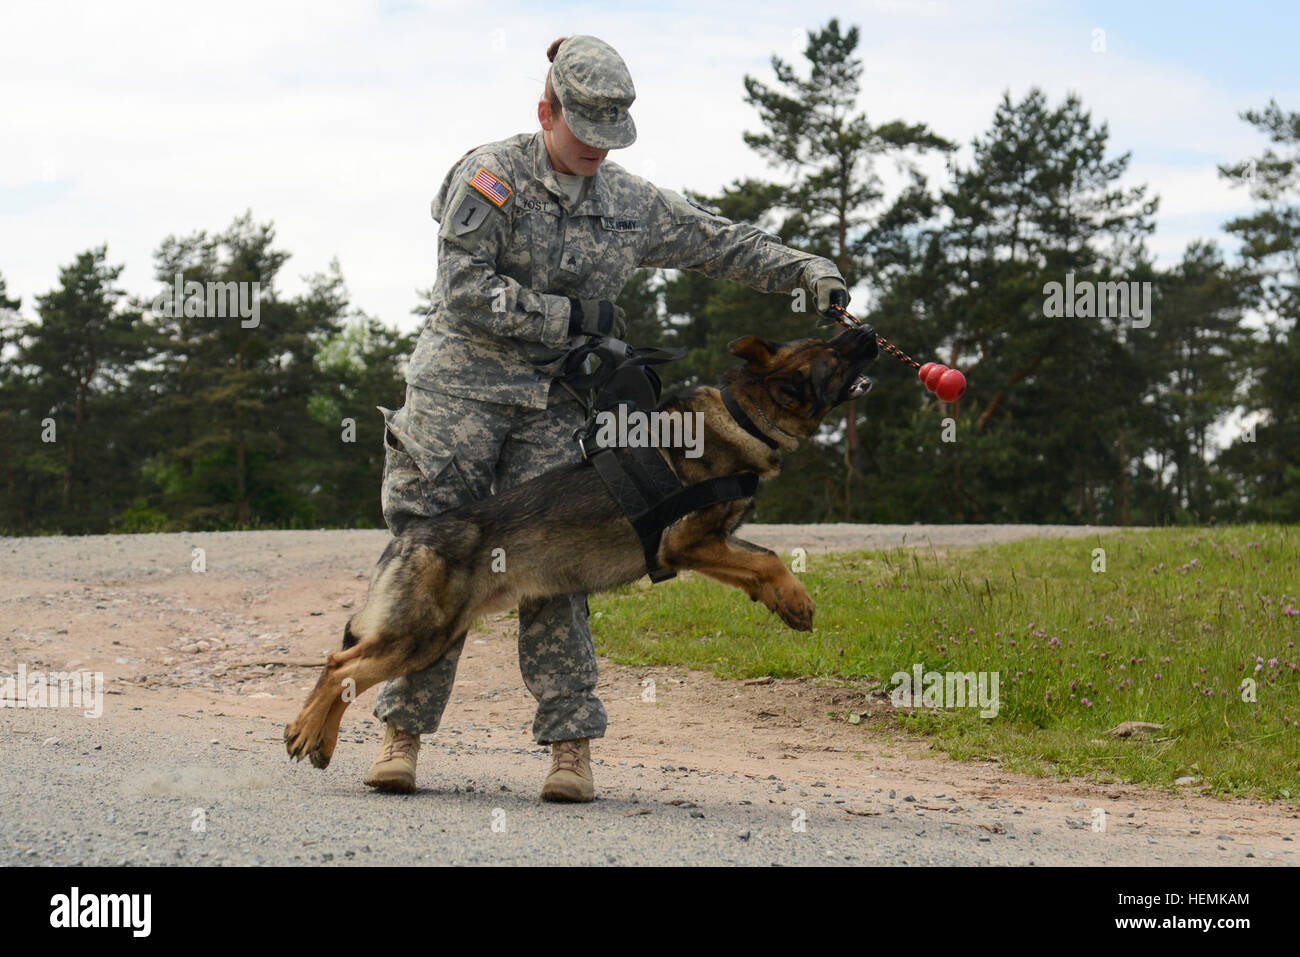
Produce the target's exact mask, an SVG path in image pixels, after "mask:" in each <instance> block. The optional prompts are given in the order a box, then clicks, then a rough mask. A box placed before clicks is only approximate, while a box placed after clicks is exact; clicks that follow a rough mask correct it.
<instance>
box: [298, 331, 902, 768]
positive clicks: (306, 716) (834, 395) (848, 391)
mask: <svg viewBox="0 0 1300 957" xmlns="http://www.w3.org/2000/svg"><path fill="white" fill-rule="evenodd" d="M727 348H728V350H729V351H730V352H731V353H732V354H733V355H735V356H738V357H739V358H741V359H743V360H744V361H745V364H744V365H743V366H737V367H733V368H731V369H728V370H726V372H725V373H724V374H723V383H724V386H725V387H726V389H727V390H728V392H729V393H730V396H731V398H732V399H733V400H734V402H735V404H736V405H738V406H739V407H740V410H741V411H742V413H744V416H745V417H746V418H748V420H749V421H748V422H747V423H745V425H746V426H748V428H746V427H743V426H742V425H741V423H740V422H739V421H738V420H737V418H734V417H733V416H732V414H731V413H730V412H729V411H728V410H727V407H726V405H725V404H724V401H723V398H722V393H721V392H720V390H719V389H717V388H713V387H709V386H699V387H696V388H693V389H689V390H687V391H686V392H684V393H681V394H680V395H675V396H668V397H667V398H665V399H664V401H663V402H661V403H660V404H659V410H660V411H669V412H671V411H680V412H682V413H684V414H688V415H689V414H693V413H695V412H697V411H698V412H701V413H703V415H702V421H703V426H704V429H703V454H702V455H699V457H697V458H688V457H686V455H685V454H684V453H685V450H684V449H681V448H668V449H663V450H661V454H663V455H664V456H665V457H666V458H667V460H668V463H669V465H670V466H671V467H672V469H673V471H674V472H675V473H676V474H677V477H678V478H679V479H680V480H681V481H682V482H683V483H686V484H693V483H696V482H702V481H705V480H707V479H712V478H717V477H721V476H729V475H737V474H740V473H744V472H752V473H755V474H757V475H758V476H759V477H760V478H771V477H772V476H775V475H776V474H777V473H778V472H779V471H780V465H781V457H780V451H779V450H781V449H784V450H786V451H792V450H794V449H795V448H796V447H797V445H798V442H799V440H800V439H804V438H807V437H808V436H811V435H812V434H813V433H815V432H816V431H817V427H818V425H819V423H820V422H821V420H822V418H823V417H824V416H825V415H826V413H827V412H828V411H830V410H831V409H832V408H834V407H835V406H837V405H839V404H841V403H843V402H846V401H848V400H849V399H851V398H855V397H857V396H860V395H862V394H864V393H865V392H866V391H867V389H869V388H870V385H871V382H870V380H869V379H867V377H866V376H865V375H864V374H863V370H864V369H865V367H866V366H867V364H868V363H869V362H871V361H872V360H873V359H875V358H876V355H877V352H878V347H877V344H876V336H875V332H874V331H873V330H872V329H871V328H870V327H869V326H858V327H855V328H852V329H848V330H845V331H843V332H841V333H840V334H839V335H837V336H836V337H835V338H834V339H832V340H831V341H829V342H827V341H825V340H822V339H799V340H795V341H792V342H784V343H779V344H778V343H772V342H768V341H766V340H764V339H760V338H757V337H756V336H744V337H743V338H740V339H736V340H735V341H733V342H731V343H730V344H729V345H728V346H727ZM751 430H756V431H758V432H761V433H762V434H763V435H766V436H767V437H768V438H769V439H770V440H772V441H773V442H774V443H775V444H776V446H777V448H772V447H770V445H769V443H767V442H764V441H762V439H761V438H760V437H759V436H758V435H756V434H754V432H753V431H751ZM753 502H754V500H753V498H741V499H736V500H733V501H729V502H720V503H717V504H714V505H709V506H707V507H705V508H702V509H700V510H698V511H694V512H691V513H690V514H688V515H686V516H685V517H684V518H682V519H681V520H679V521H678V522H676V523H675V524H673V525H671V526H669V528H668V529H667V530H666V531H665V532H664V534H663V537H662V539H661V541H660V546H659V552H658V560H659V563H660V565H661V566H663V567H664V568H666V569H670V570H674V571H676V570H691V571H697V572H700V573H701V574H704V575H708V576H709V577H710V578H715V579H717V580H718V581H720V582H722V583H723V584H726V585H732V586H735V587H736V588H739V589H741V590H743V591H744V592H745V594H747V595H748V596H749V597H750V599H751V600H753V601H761V602H762V603H763V604H764V605H765V606H767V608H768V609H769V610H770V611H772V612H775V613H776V614H777V615H778V616H779V617H780V618H781V620H782V621H784V622H785V623H786V624H787V625H789V626H790V627H791V628H793V629H795V630H797V631H811V630H812V619H813V605H812V600H811V599H810V598H809V597H808V593H807V591H805V590H804V587H803V585H801V584H800V583H799V581H798V579H796V578H795V577H794V576H793V575H792V574H790V571H789V570H788V569H787V568H786V566H785V564H784V563H783V562H782V561H781V559H780V558H778V557H777V555H776V553H775V552H772V551H771V550H769V549H766V548H762V547H760V546H758V545H754V544H752V543H750V542H746V541H742V540H741V539H739V538H735V537H734V536H733V535H732V532H733V531H735V529H736V528H737V527H738V526H739V525H740V524H741V523H742V522H743V521H744V519H745V518H746V516H747V515H748V514H749V512H750V511H752V509H753ZM498 548H501V549H504V553H505V556H506V570H505V571H494V570H493V569H492V563H493V553H494V551H495V549H498ZM497 554H500V553H497ZM646 573H647V569H646V559H645V553H644V551H643V549H642V546H641V542H640V539H639V538H638V536H637V534H636V532H635V531H634V530H633V527H632V524H631V522H629V521H628V519H627V517H626V515H625V514H624V512H623V511H622V509H621V508H620V507H619V505H618V503H617V502H616V501H615V500H614V498H613V496H612V495H611V494H610V493H609V491H608V489H607V488H606V487H605V485H604V483H603V481H602V479H601V478H600V475H599V474H598V473H597V471H596V469H595V468H593V467H591V466H590V465H589V464H588V463H586V462H575V463H573V464H570V465H565V466H562V467H561V468H558V469H555V470H553V471H550V472H547V473H545V474H544V475H540V476H538V477H537V478H535V479H532V480H531V481H528V482H525V483H523V484H521V485H517V486H515V487H514V488H511V489H508V490H506V491H504V492H502V493H500V494H498V495H493V496H490V497H488V498H486V499H483V500H479V501H475V502H471V503H468V504H466V505H464V506H462V507H460V508H456V509H452V510H451V511H448V512H443V513H442V514H440V515H438V516H436V517H434V518H431V519H427V520H421V521H417V522H415V523H413V524H412V525H410V526H408V527H406V528H404V529H402V530H401V532H400V533H399V534H397V535H395V536H394V538H393V539H392V540H391V541H390V542H389V543H388V547H387V548H386V549H385V550H384V553H383V555H381V556H380V559H379V563H378V565H377V566H376V568H375V571H374V574H373V575H372V576H371V579H370V591H369V594H368V595H367V597H366V604H365V606H364V607H363V608H361V610H360V611H358V612H357V613H356V614H355V615H353V616H352V618H351V619H350V620H349V621H348V624H347V627H346V628H345V630H344V633H343V650H342V651H336V652H334V653H333V654H331V655H330V656H329V658H328V660H327V661H326V664H325V669H324V671H323V672H322V673H321V676H320V680H318V681H317V682H316V687H315V689H314V690H313V691H312V692H311V694H310V695H309V696H308V698H307V703H306V704H305V705H304V706H303V709H302V711H301V712H300V713H299V714H298V717H297V719H296V720H295V721H294V722H293V723H292V724H291V725H289V726H288V728H286V729H285V732H284V740H285V746H286V748H287V749H288V751H289V755H290V756H291V757H292V758H294V759H296V760H301V759H302V758H304V757H307V758H310V759H311V763H312V764H313V765H315V766H316V767H318V768H324V767H325V766H326V765H328V764H329V762H330V758H331V757H333V755H334V748H335V745H336V744H337V743H338V734H339V725H340V723H341V722H342V720H343V712H344V711H345V710H346V709H347V706H348V704H349V703H350V702H352V701H353V700H355V699H356V697H357V696H358V695H360V694H361V693H362V692H364V691H366V689H368V688H370V687H372V686H374V685H376V684H379V683H380V682H383V681H387V680H389V679H392V678H397V677H400V676H401V675H405V674H409V673H410V672H412V671H419V670H421V669H423V668H427V667H428V666H429V665H431V664H433V663H434V662H435V661H437V660H438V659H439V658H441V657H442V656H443V655H444V654H445V653H446V652H447V649H448V648H450V647H451V646H452V644H454V643H455V642H456V641H457V640H458V639H460V638H461V637H462V636H464V635H465V634H466V632H468V631H469V628H470V626H471V625H472V624H473V623H474V622H475V621H476V620H477V619H479V618H480V617H482V616H483V615H486V614H488V613H490V612H496V611H505V610H508V609H510V608H513V607H514V606H515V605H517V604H518V603H519V600H520V599H521V598H526V597H534V598H545V597H550V596H553V595H564V594H568V593H570V592H599V591H604V590H606V589H610V588H616V587H618V586H619V585H625V584H628V583H630V582H634V581H636V580H637V579H638V578H641V577H642V576H643V575H645V574H646Z"/></svg>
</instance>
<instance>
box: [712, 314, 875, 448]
mask: <svg viewBox="0 0 1300 957" xmlns="http://www.w3.org/2000/svg"><path fill="white" fill-rule="evenodd" d="M727 349H728V350H729V351H730V352H731V354H732V355H735V356H739V357H740V358H742V359H744V360H745V365H744V367H743V368H740V369H736V370H732V372H731V374H730V375H728V376H727V379H728V383H727V384H728V385H729V386H730V387H731V390H732V392H733V393H734V392H742V393H743V394H744V396H745V397H746V398H747V399H749V401H750V403H751V404H753V405H754V406H756V407H757V408H758V409H759V410H760V411H761V413H762V414H763V415H764V416H766V417H767V419H768V420H769V421H770V422H771V423H772V424H774V425H776V426H777V427H778V428H780V429H782V430H783V431H785V432H788V433H789V434H791V435H795V436H800V437H806V436H809V435H812V434H813V433H814V432H816V431H817V426H818V425H819V424H820V423H821V420H822V418H823V417H825V415H826V413H827V412H829V411H830V410H831V409H833V408H835V407H836V406H837V405H840V404H841V403H844V402H847V401H848V400H849V399H856V398H858V397H859V396H862V395H865V394H866V393H867V391H868V390H869V389H870V388H871V380H870V379H868V378H867V376H866V374H865V370H866V367H867V365H868V363H870V362H871V361H872V360H874V359H875V358H876V356H877V355H879V353H880V347H879V346H878V345H877V344H876V332H875V330H874V329H872V328H871V327H870V326H865V325H864V326H856V327H854V328H852V329H845V330H844V331H843V332H841V333H840V334H839V335H837V336H836V337H835V338H834V339H831V340H830V341H829V342H827V341H826V340H824V339H795V340H793V341H791V342H780V343H775V342H768V341H767V340H766V339H760V338H758V337H757V336H743V337H741V338H739V339H736V340H734V341H732V342H730V343H728V345H727Z"/></svg>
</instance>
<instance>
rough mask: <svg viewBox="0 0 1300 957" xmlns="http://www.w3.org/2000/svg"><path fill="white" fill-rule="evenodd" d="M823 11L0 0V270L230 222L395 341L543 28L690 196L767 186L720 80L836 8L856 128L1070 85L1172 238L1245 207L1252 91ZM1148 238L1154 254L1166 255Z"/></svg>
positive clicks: (1190, 67)
mask: <svg viewBox="0 0 1300 957" xmlns="http://www.w3.org/2000/svg"><path fill="white" fill-rule="evenodd" d="M840 9H842V6H841V5H835V6H832V5H831V4H828V3H823V2H813V3H807V4H804V5H801V6H800V7H798V8H797V10H796V11H795V12H794V13H792V12H791V8H790V7H789V6H787V5H780V4H776V3H758V4H735V5H730V6H722V7H718V6H708V7H705V6H704V5H699V6H696V5H688V4H680V5H677V4H664V5H659V6H654V7H642V6H638V7H634V8H620V9H614V8H609V7H593V6H583V5H572V6H565V7H563V8H560V7H555V6H552V7H551V8H550V11H549V12H538V10H537V9H536V7H528V6H524V5H522V4H497V5H495V6H493V7H492V8H491V9H490V10H485V9H484V8H483V7H482V6H481V5H478V4H470V3H440V4H436V5H432V4H418V5H417V4H411V5H409V6H408V7H403V6H402V5H401V4H399V3H383V4H378V3H360V2H348V3H333V4H325V3H293V4H280V3H265V2H260V3H252V2H244V0H240V2H233V3H223V4H220V5H215V4H212V5H178V4H174V3H153V2H149V3H142V2H136V3H113V4H93V3H86V4H80V3H76V4H74V3H47V4H39V5H37V4H32V5H15V4H10V5H7V6H6V8H5V13H4V14H3V18H4V19H3V22H2V23H0V27H2V30H0V32H3V34H4V36H5V44H6V56H5V58H4V59H3V61H0V101H3V102H4V103H5V112H4V117H3V120H2V121H0V122H3V128H4V139H5V144H6V145H5V151H4V158H3V162H2V163H0V190H3V195H2V196H0V209H6V210H14V211H13V212H8V213H3V214H0V272H3V274H4V276H5V277H6V279H7V280H8V281H9V286H10V290H11V294H13V293H18V294H21V295H22V296H23V297H24V299H25V300H26V302H27V304H28V305H29V306H30V302H31V297H32V296H34V295H35V294H37V293H40V292H44V291H45V290H47V289H49V288H50V287H52V286H53V285H54V284H55V282H56V281H57V269H58V267H59V266H60V265H61V264H65V263H67V262H69V261H70V260H71V259H72V258H73V256H74V255H75V254H76V253H77V252H78V251H80V250H82V249H85V248H86V247H88V246H90V245H92V244H95V243H98V242H103V241H107V242H108V243H109V244H110V255H111V258H112V260H113V261H114V262H122V261H125V262H126V263H127V264H128V269H127V271H126V273H125V275H124V281H125V283H126V285H127V286H128V288H129V289H130V290H131V291H133V292H136V293H139V294H145V293H149V292H151V288H152V287H151V273H152V263H151V252H152V250H153V249H154V247H156V245H157V244H158V242H159V241H160V240H161V239H162V238H163V237H164V236H165V235H167V234H169V233H188V232H191V231H193V230H196V229H200V228H205V229H209V230H212V229H220V228H222V227H224V226H225V225H227V224H228V223H229V222H230V220H231V219H232V218H233V217H234V216H235V215H237V214H239V213H241V212H242V211H243V210H244V209H246V208H251V209H252V210H253V212H254V215H255V216H256V217H257V218H258V219H259V220H268V219H270V220H274V221H275V223H276V226H277V230H278V237H279V242H280V245H281V246H282V247H283V248H286V249H288V250H289V251H290V252H292V253H293V254H294V258H293V259H292V260H290V262H289V265H288V266H287V267H286V270H285V273H284V281H283V283H282V286H283V288H285V289H287V290H288V291H290V292H292V291H295V290H297V289H300V288H301V284H300V283H299V282H298V281H297V279H296V277H297V276H299V275H302V274H307V273H312V272H316V271H319V270H321V269H323V268H324V267H325V265H326V264H327V263H328V261H329V260H330V259H331V258H332V257H334V256H336V255H337V256H338V257H339V259H340V261H341V264H342V267H343V271H344V275H345V276H346V277H347V279H348V281H349V285H350V288H351V290H352V293H353V298H354V301H355V303H356V304H357V305H359V306H361V307H362V308H364V309H366V310H367V311H368V312H370V313H372V314H376V315H379V316H381V317H382V318H384V319H385V320H387V321H389V322H398V323H401V324H402V325H403V326H404V327H408V328H409V327H411V326H413V325H414V324H415V323H416V321H417V320H416V319H415V318H414V317H412V316H409V315H408V311H409V309H410V308H411V306H412V305H414V301H415V296H414V289H415V287H417V286H425V285H428V284H429V283H431V282H432V279H433V275H434V268H435V259H436V249H435V244H434V229H435V226H434V224H433V222H432V220H431V219H430V218H429V212H428V204H429V200H430V199H431V198H432V196H433V194H434V192H435V191H436V190H437V187H438V185H439V184H440V182H441V180H442V178H443V176H444V175H445V173H446V171H447V169H448V168H449V166H450V165H451V164H452V163H453V162H455V160H456V159H457V158H458V157H459V156H460V155H461V154H463V153H464V152H465V151H466V150H467V149H469V148H470V147H472V146H474V145H477V144H479V143H483V142H488V141H491V140H495V139H500V138H503V137H505V136H508V135H510V134H512V133H514V132H520V131H525V130H532V129H534V128H535V127H536V116H535V104H536V99H537V96H538V94H539V92H540V90H541V84H542V79H543V77H544V75H545V70H546V66H547V64H546V61H545V57H544V51H545V49H546V46H547V45H548V44H549V42H550V41H551V40H552V39H554V38H555V37H556V36H560V35H564V34H566V33H575V32H588V33H594V34H596V35H598V36H601V37H603V38H605V39H607V40H608V41H609V42H611V43H612V44H614V46H615V47H617V48H618V49H619V50H620V52H622V54H623V56H624V57H625V59H626V60H627V61H628V63H629V65H630V66H631V68H632V71H633V76H634V78H635V80H636V84H637V89H638V100H637V103H636V105H635V106H634V108H633V113H634V115H635V117H636V120H637V124H638V128H639V130H640V139H639V141H638V143H637V144H636V145H635V146H634V147H632V148H630V149H628V150H625V151H620V152H618V153H615V154H614V158H615V159H616V160H617V161H618V162H620V163H622V164H623V165H625V166H627V167H628V168H629V169H631V170H633V171H634V172H640V173H643V174H645V175H650V176H651V178H653V179H655V180H656V181H657V182H659V183H660V184H662V185H664V186H669V187H673V188H681V187H690V188H693V189H699V190H702V191H713V190H717V189H719V188H720V187H721V186H722V185H724V184H725V183H728V182H730V181H732V180H734V179H736V178H738V177H742V176H747V175H753V176H770V175H774V174H773V172H772V171H771V170H770V169H769V168H768V167H767V166H766V165H765V164H764V162H763V161H762V160H761V158H759V157H758V156H756V155H755V154H753V153H752V152H751V151H749V150H748V149H747V147H745V145H744V143H743V141H742V140H741V133H742V132H743V131H745V130H753V129H756V128H757V117H756V114H755V112H754V111H753V110H752V109H750V108H749V107H747V106H745V105H744V103H743V102H742V94H743V89H742V85H741V78H742V76H743V75H744V74H745V73H750V74H753V75H756V76H758V77H760V78H761V79H764V80H765V81H767V80H770V75H771V74H770V68H769V66H768V61H769V58H770V56H771V55H772V54H773V53H774V52H775V53H777V54H779V55H781V56H782V57H784V58H786V59H793V58H795V57H794V54H795V50H794V44H795V41H796V39H797V32H796V31H798V30H799V29H801V28H812V27H817V26H820V25H821V24H823V23H824V22H825V21H826V20H827V19H828V18H829V17H830V16H833V15H837V13H838V15H840V17H841V20H842V22H844V23H846V24H851V23H857V24H859V25H860V26H861V27H862V33H863V43H862V46H861V49H860V55H861V57H862V59H863V60H864V62H865V64H866V74H865V76H864V84H863V85H864V98H863V105H864V106H865V107H866V108H867V110H868V112H869V115H870V116H871V118H872V119H874V120H877V121H881V120H886V119H893V118H896V117H898V118H903V119H906V120H909V121H914V122H925V123H928V124H929V125H930V126H931V127H932V128H933V129H935V130H936V131H937V132H940V133H942V134H944V135H947V136H949V137H952V138H955V139H958V140H960V141H961V142H963V143H967V142H968V141H969V140H970V138H971V137H972V136H974V135H976V134H977V133H979V132H981V131H983V130H984V129H985V128H986V127H987V126H988V123H989V121H990V119H991V117H992V114H993V110H994V108H995V106H996V103H997V101H998V99H999V97H1000V96H1001V93H1002V91H1003V90H1004V89H1007V88H1009V89H1010V90H1011V91H1012V94H1013V96H1017V97H1018V96H1021V95H1023V94H1024V92H1025V91H1026V90H1027V89H1028V88H1029V87H1030V86H1031V85H1034V84H1038V85H1042V86H1043V87H1044V88H1045V89H1047V90H1048V91H1049V93H1050V94H1051V95H1052V96H1053V98H1054V99H1058V98H1059V97H1060V96H1061V95H1063V94H1064V92H1065V91H1066V90H1075V91H1078V92H1079V93H1080V94H1081V95H1082V96H1083V98H1084V101H1085V103H1086V104H1087V105H1088V106H1089V107H1090V108H1091V109H1092V110H1093V113H1094V116H1095V117H1096V118H1099V119H1106V120H1108V121H1109V122H1110V126H1111V131H1112V134H1113V136H1112V145H1113V146H1114V148H1115V149H1116V151H1123V150H1128V149H1131V150H1133V153H1134V160H1133V167H1132V177H1131V179H1132V180H1133V181H1134V182H1137V181H1142V180H1145V181H1148V182H1150V184H1151V186H1152V188H1153V190H1154V191H1156V192H1158V193H1160V194H1161V195H1162V197H1163V198H1164V202H1163V208H1162V214H1161V215H1162V216H1167V217H1169V219H1168V221H1169V222H1170V223H1174V224H1178V223H1187V222H1191V221H1193V220H1195V218H1196V216H1198V215H1200V216H1204V215H1206V214H1214V215H1216V216H1220V217H1223V218H1226V216H1227V215H1228V214H1229V213H1231V212H1233V211H1235V210H1237V209H1239V208H1246V207H1248V206H1249V200H1248V198H1247V197H1245V195H1244V193H1242V192H1240V191H1238V192H1232V191H1229V190H1227V189H1226V187H1225V186H1224V185H1223V184H1222V183H1220V182H1219V181H1218V180H1217V177H1216V175H1215V173H1214V165H1215V164H1216V163H1219V162H1227V161H1232V160H1236V159H1239V158H1241V157H1244V156H1246V155H1249V154H1250V153H1252V152H1256V151H1258V148H1259V139H1258V138H1257V137H1256V136H1255V135H1254V134H1253V133H1252V132H1251V131H1250V130H1249V129H1248V128H1247V127H1246V126H1245V124H1243V123H1241V122H1240V121H1239V120H1238V119H1237V118H1236V113H1237V111H1239V110H1240V109H1243V108H1245V107H1248V106H1257V105H1260V104H1261V103H1262V102H1263V101H1264V100H1265V99H1266V94H1265V93H1263V92H1261V94H1260V95H1259V96H1258V97H1254V96H1250V97H1244V98H1241V100H1240V101H1239V100H1238V98H1236V97H1235V96H1233V95H1229V94H1227V93H1224V92H1222V91H1220V90H1218V89H1217V88H1216V87H1215V85H1214V83H1213V82H1212V81H1211V80H1210V79H1209V77H1208V76H1207V75H1204V74H1203V73H1201V72H1200V65H1199V64H1195V63H1189V64H1181V65H1169V64H1162V63H1157V62H1154V61H1151V60H1147V59H1143V58H1141V57H1140V56H1139V55H1138V54H1137V53H1136V52H1135V51H1134V50H1133V48H1132V44H1126V43H1125V42H1124V38H1123V36H1122V33H1117V32H1115V31H1112V38H1113V39H1112V43H1111V45H1110V52H1107V53H1106V54H1104V55H1097V54H1092V53H1090V52H1089V48H1088V44H1089V40H1090V33H1089V31H1090V28H1091V24H1090V23H1088V22H1087V21H1084V20H1082V19H1073V20H1072V19H1071V15H1069V14H1056V13H1051V14H1050V15H1049V14H1047V13H1045V12H1044V9H1045V8H1043V7H1042V6H1040V5H1039V4H1035V3H1016V4H1010V5H1008V4H993V3H973V4H946V3H938V2H930V3H922V4H903V3H894V2H884V0H881V2H874V3H867V4H859V5H858V6H857V7H856V8H854V9H853V10H852V11H851V12H840ZM494 31H500V32H494ZM1284 92H1285V91H1277V94H1278V95H1279V96H1282V95H1283V93H1284ZM1234 204H1235V205H1234ZM1197 222H1200V220H1197ZM1186 238H1191V236H1190V235H1189V236H1187V237H1186ZM1159 239H1160V248H1161V249H1162V250H1163V249H1165V248H1177V249H1179V250H1181V248H1182V246H1183V245H1184V244H1185V238H1183V237H1181V236H1180V235H1179V234H1177V233H1176V232H1175V233H1173V234H1171V235H1169V236H1165V235H1163V234H1161V235H1160V236H1159Z"/></svg>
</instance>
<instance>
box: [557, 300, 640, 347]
mask: <svg viewBox="0 0 1300 957" xmlns="http://www.w3.org/2000/svg"><path fill="white" fill-rule="evenodd" d="M626 332H627V317H626V315H625V314H624V312H623V308H622V307H621V306H616V305H614V303H612V302H610V301H609V300H608V299H570V300H569V335H571V336H576V335H588V336H614V337H615V338H619V339H621V338H622V337H623V334H624V333H626Z"/></svg>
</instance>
